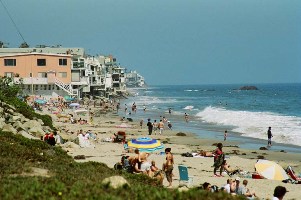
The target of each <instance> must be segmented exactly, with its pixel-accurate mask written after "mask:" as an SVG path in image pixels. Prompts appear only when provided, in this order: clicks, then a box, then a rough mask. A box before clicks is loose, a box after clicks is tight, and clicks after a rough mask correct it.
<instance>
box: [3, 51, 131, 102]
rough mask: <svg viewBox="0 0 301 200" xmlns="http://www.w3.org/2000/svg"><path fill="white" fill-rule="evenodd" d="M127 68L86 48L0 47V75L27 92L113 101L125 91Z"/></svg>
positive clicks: (109, 57)
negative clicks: (109, 99) (92, 53)
mask: <svg viewBox="0 0 301 200" xmlns="http://www.w3.org/2000/svg"><path fill="white" fill-rule="evenodd" d="M124 73H125V69H124V68H122V67H120V66H119V65H117V64H116V58H114V57H113V56H111V55H110V56H88V55H86V54H85V51H84V49H83V48H62V47H60V46H55V47H47V46H44V45H39V46H37V47H36V48H0V76H7V77H12V78H14V80H15V82H16V83H18V82H20V80H22V81H23V84H24V86H25V87H24V90H23V91H24V93H26V94H29V95H31V94H34V95H43V96H49V97H51V96H57V95H60V96H65V95H71V96H76V97H78V98H81V97H83V96H86V95H88V96H90V95H92V96H102V97H106V98H110V97H112V96H115V95H116V94H118V93H122V92H125V91H126V86H125V74H124Z"/></svg>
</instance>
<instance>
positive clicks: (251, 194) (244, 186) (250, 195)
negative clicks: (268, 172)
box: [241, 180, 256, 199]
mask: <svg viewBox="0 0 301 200" xmlns="http://www.w3.org/2000/svg"><path fill="white" fill-rule="evenodd" d="M247 185H248V181H247V180H243V182H242V186H241V188H242V190H241V193H242V194H241V195H244V196H245V197H247V198H248V199H252V198H253V197H256V194H255V192H253V191H252V192H251V191H250V190H249V188H247Z"/></svg>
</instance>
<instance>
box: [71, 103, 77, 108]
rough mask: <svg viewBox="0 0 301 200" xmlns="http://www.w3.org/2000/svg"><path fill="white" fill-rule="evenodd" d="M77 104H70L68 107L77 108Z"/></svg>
mask: <svg viewBox="0 0 301 200" xmlns="http://www.w3.org/2000/svg"><path fill="white" fill-rule="evenodd" d="M78 106H79V103H70V105H69V107H78Z"/></svg>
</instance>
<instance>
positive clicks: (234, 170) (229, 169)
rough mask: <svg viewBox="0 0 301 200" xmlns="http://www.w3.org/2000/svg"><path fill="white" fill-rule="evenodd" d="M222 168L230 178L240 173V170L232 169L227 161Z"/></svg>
mask: <svg viewBox="0 0 301 200" xmlns="http://www.w3.org/2000/svg"><path fill="white" fill-rule="evenodd" d="M222 168H223V169H224V170H225V171H226V172H227V174H228V175H229V176H232V175H234V174H236V173H239V172H240V169H231V168H230V165H229V164H228V163H227V160H224V161H223V163H222Z"/></svg>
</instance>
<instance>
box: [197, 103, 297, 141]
mask: <svg viewBox="0 0 301 200" xmlns="http://www.w3.org/2000/svg"><path fill="white" fill-rule="evenodd" d="M196 116H197V117H199V118H200V119H201V120H204V121H205V122H208V123H214V124H218V125H226V126H234V127H235V128H234V129H233V130H232V131H234V132H239V133H242V135H244V136H249V137H253V138H260V139H267V129H268V127H269V126H271V127H272V133H273V136H274V137H273V141H276V142H280V143H286V144H295V145H300V144H301V129H300V125H301V118H300V117H295V116H283V115H279V114H276V113H270V112H249V111H234V110H226V109H224V108H218V107H211V106H209V107H206V108H205V109H204V110H203V111H201V112H199V113H197V114H196Z"/></svg>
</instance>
